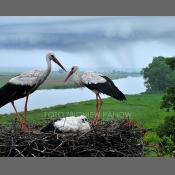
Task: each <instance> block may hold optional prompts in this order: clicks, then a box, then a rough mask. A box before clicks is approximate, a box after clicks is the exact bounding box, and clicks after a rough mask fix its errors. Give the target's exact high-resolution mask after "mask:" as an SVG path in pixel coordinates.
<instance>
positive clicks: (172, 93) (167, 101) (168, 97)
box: [161, 57, 175, 111]
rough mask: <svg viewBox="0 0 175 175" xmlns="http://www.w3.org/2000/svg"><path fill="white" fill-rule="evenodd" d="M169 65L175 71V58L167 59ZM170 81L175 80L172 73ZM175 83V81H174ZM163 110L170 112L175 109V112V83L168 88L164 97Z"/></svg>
mask: <svg viewBox="0 0 175 175" xmlns="http://www.w3.org/2000/svg"><path fill="white" fill-rule="evenodd" d="M165 62H166V63H167V65H169V66H170V68H171V69H172V70H174V69H175V57H171V58H166V61H165ZM169 79H170V80H171V81H174V80H175V75H174V74H172V73H170V75H169ZM174 82H175V81H174ZM161 108H166V109H167V110H168V111H169V110H170V109H173V110H174V111H175V83H174V85H171V86H170V87H168V88H167V90H166V93H165V95H164V96H163V101H162V105H161Z"/></svg>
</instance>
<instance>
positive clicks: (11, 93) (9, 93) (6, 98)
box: [0, 83, 35, 108]
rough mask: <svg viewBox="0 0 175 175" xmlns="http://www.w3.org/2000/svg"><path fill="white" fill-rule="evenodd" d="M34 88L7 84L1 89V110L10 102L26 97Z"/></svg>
mask: <svg viewBox="0 0 175 175" xmlns="http://www.w3.org/2000/svg"><path fill="white" fill-rule="evenodd" d="M34 86H35V85H34ZM34 86H29V85H16V84H12V83H7V84H5V85H4V86H3V87H2V88H0V108H1V107H2V106H4V105H6V104H7V103H9V102H12V101H15V100H17V99H20V98H23V97H25V96H26V95H27V94H28V93H29V92H30V91H31V89H33V87H34Z"/></svg>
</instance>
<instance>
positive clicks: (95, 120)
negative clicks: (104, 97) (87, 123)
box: [92, 94, 99, 126]
mask: <svg viewBox="0 0 175 175" xmlns="http://www.w3.org/2000/svg"><path fill="white" fill-rule="evenodd" d="M98 108H99V103H98V94H96V112H95V118H94V119H93V121H92V125H94V126H97V125H98Z"/></svg>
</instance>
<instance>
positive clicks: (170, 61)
mask: <svg viewBox="0 0 175 175" xmlns="http://www.w3.org/2000/svg"><path fill="white" fill-rule="evenodd" d="M166 64H168V65H169V66H170V67H171V69H175V57H171V58H167V59H166Z"/></svg>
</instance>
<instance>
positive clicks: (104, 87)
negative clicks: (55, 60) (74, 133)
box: [64, 66, 126, 126]
mask: <svg viewBox="0 0 175 175" xmlns="http://www.w3.org/2000/svg"><path fill="white" fill-rule="evenodd" d="M72 76H73V78H74V82H75V83H76V84H78V85H81V86H85V87H87V88H88V89H90V90H91V91H93V92H94V93H95V94H96V114H95V118H94V120H93V121H92V124H93V125H94V126H97V125H98V118H99V112H100V109H101V106H102V104H103V101H102V99H101V97H100V93H103V94H106V95H109V96H111V97H113V98H115V99H117V100H119V101H123V100H126V97H125V95H124V94H123V93H122V92H121V91H120V90H119V89H118V88H117V87H116V86H115V84H114V83H113V81H112V80H111V79H110V78H108V77H106V76H104V75H102V74H98V73H95V72H86V73H80V71H79V68H78V67H77V66H73V67H72V69H71V71H70V72H69V74H68V75H67V77H66V79H65V80H64V82H67V81H68V79H70V77H72Z"/></svg>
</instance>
